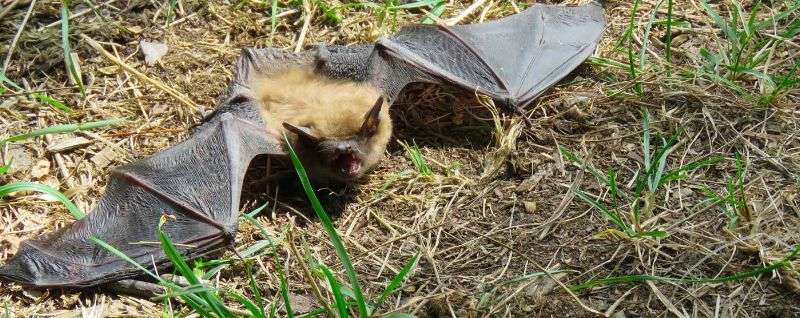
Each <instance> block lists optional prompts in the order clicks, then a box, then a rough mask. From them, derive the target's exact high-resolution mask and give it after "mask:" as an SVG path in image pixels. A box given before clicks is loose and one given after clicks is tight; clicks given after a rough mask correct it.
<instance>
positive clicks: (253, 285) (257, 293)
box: [245, 263, 265, 317]
mask: <svg viewBox="0 0 800 318" xmlns="http://www.w3.org/2000/svg"><path fill="white" fill-rule="evenodd" d="M245 272H246V273H247V278H248V280H249V282H250V293H252V294H253V297H254V298H255V304H256V305H258V312H260V313H261V316H260V317H264V315H265V313H264V296H263V295H262V294H261V289H260V288H258V283H257V282H256V277H255V276H254V275H253V269H252V268H251V264H250V263H248V264H246V266H245Z"/></svg>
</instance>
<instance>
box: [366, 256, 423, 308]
mask: <svg viewBox="0 0 800 318" xmlns="http://www.w3.org/2000/svg"><path fill="white" fill-rule="evenodd" d="M419 256H420V254H419V253H417V255H414V257H412V258H411V259H410V260H408V262H406V264H405V265H404V266H403V268H401V269H400V272H398V273H397V275H395V276H394V278H392V280H391V281H389V285H386V288H384V289H383V293H381V297H380V298H378V300H377V301H376V302H375V306H374V308H375V309H376V310H377V309H378V308H380V306H381V305H383V302H385V301H386V299H388V298H389V296H391V295H392V294H393V293H394V292H395V291H396V290H397V289H398V288H400V285H401V284H402V283H403V281H405V280H406V278H407V277H408V274H409V273H411V270H412V269H413V268H414V266H416V265H417V261H419Z"/></svg>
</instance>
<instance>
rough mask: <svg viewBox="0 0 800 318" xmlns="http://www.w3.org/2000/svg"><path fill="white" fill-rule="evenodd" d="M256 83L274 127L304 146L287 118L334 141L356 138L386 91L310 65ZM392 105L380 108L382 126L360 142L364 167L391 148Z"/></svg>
mask: <svg viewBox="0 0 800 318" xmlns="http://www.w3.org/2000/svg"><path fill="white" fill-rule="evenodd" d="M253 88H254V91H255V92H256V97H257V98H258V100H259V101H260V103H261V114H262V116H263V118H264V120H265V122H266V124H267V127H268V130H269V131H270V133H272V134H276V135H278V136H279V137H280V139H281V140H283V134H284V133H285V134H286V136H287V137H288V138H289V140H290V142H292V146H293V147H295V148H298V147H299V146H300V145H298V144H297V136H296V134H294V133H292V132H289V131H287V130H286V129H285V128H283V126H282V124H283V123H284V122H287V123H290V124H292V125H295V126H298V127H306V128H308V129H309V130H310V132H311V134H312V135H314V136H315V137H318V138H322V139H325V140H329V141H332V142H335V141H336V140H347V139H353V138H354V137H355V136H356V135H357V134H358V133H359V130H360V128H361V125H362V124H363V123H364V119H365V115H366V114H367V112H368V111H369V110H370V109H371V108H372V106H373V105H374V104H375V101H376V100H377V99H378V98H379V97H380V96H381V95H380V92H379V91H378V90H377V89H375V88H374V87H372V86H370V85H368V84H365V83H358V82H350V81H341V80H334V79H330V78H328V77H325V76H322V75H318V74H316V73H314V71H313V70H311V69H307V68H291V69H287V70H284V71H282V72H279V73H275V74H272V75H269V76H264V77H262V78H259V79H257V80H256V81H255V82H254V86H253ZM388 108H389V107H388V106H387V105H385V104H384V105H383V107H382V109H381V112H380V114H379V118H380V124H379V125H378V129H377V132H376V133H375V134H373V135H372V136H369V138H367V139H366V140H362V141H361V142H360V143H361V144H362V145H361V146H360V147H359V149H358V150H359V152H360V153H361V159H362V160H363V166H364V170H368V169H369V168H371V167H372V166H374V165H375V164H376V163H377V162H378V161H379V160H380V158H382V157H383V154H384V152H385V151H386V145H387V144H388V142H389V139H390V137H391V134H392V122H391V118H390V117H389V109H388ZM299 150H301V151H302V150H303V149H299ZM322 159H323V160H320V161H321V162H320V163H321V164H324V162H325V160H324V159H331V158H322ZM304 161H306V160H304ZM311 164H313V163H311Z"/></svg>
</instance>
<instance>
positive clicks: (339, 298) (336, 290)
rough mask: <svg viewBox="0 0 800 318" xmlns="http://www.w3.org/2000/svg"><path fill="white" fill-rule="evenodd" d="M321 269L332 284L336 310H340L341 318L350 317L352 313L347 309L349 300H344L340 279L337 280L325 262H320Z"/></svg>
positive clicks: (329, 283)
mask: <svg viewBox="0 0 800 318" xmlns="http://www.w3.org/2000/svg"><path fill="white" fill-rule="evenodd" d="M319 269H320V270H321V271H322V274H324V275H325V278H326V279H327V280H328V285H330V286H331V293H333V300H334V303H335V304H336V310H337V311H338V312H339V318H346V317H349V316H350V314H349V313H348V310H347V307H348V305H347V302H346V301H345V300H344V295H342V289H341V284H339V281H338V280H336V276H333V273H332V272H331V270H330V269H329V268H328V267H327V266H325V265H324V264H319Z"/></svg>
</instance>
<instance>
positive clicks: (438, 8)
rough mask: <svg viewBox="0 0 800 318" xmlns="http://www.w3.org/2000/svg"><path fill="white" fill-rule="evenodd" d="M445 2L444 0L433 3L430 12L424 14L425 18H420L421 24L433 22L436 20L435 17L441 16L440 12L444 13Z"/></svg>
mask: <svg viewBox="0 0 800 318" xmlns="http://www.w3.org/2000/svg"><path fill="white" fill-rule="evenodd" d="M446 5H447V2H445V1H444V0H440V1H438V3H436V4H434V5H433V9H431V11H430V12H427V13H426V14H425V19H423V20H422V23H423V24H433V23H435V22H436V20H437V19H439V18H441V16H442V14H444V10H445V7H446Z"/></svg>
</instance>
